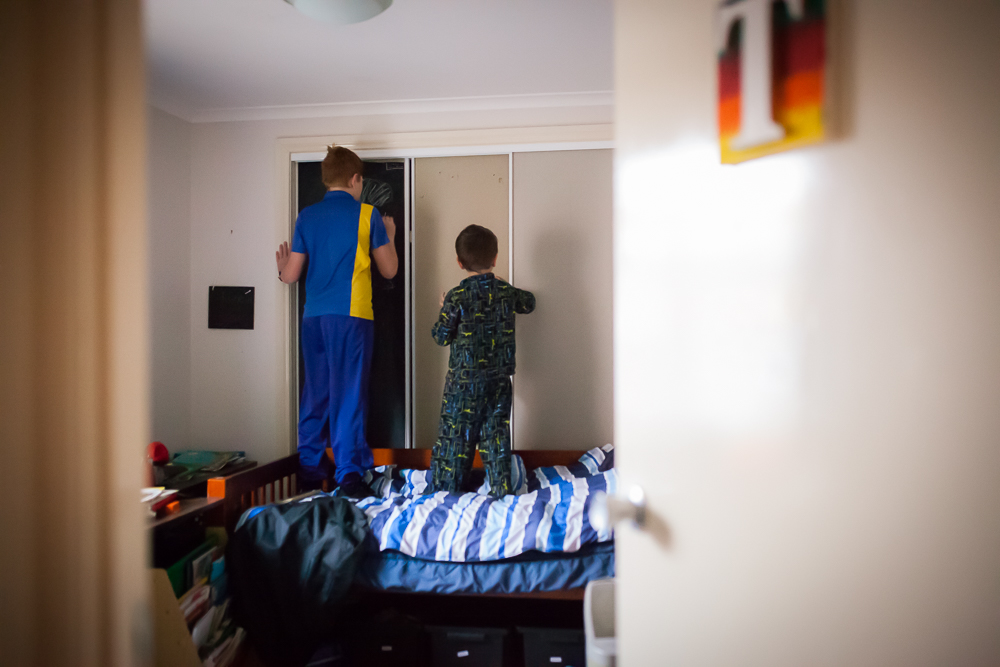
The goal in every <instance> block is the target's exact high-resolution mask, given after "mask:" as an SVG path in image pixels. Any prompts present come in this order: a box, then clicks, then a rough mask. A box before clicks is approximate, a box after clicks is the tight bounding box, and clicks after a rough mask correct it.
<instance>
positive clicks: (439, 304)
mask: <svg viewBox="0 0 1000 667" xmlns="http://www.w3.org/2000/svg"><path fill="white" fill-rule="evenodd" d="M446 296H448V293H447V292H441V301H439V302H438V308H444V299H445V297H446Z"/></svg>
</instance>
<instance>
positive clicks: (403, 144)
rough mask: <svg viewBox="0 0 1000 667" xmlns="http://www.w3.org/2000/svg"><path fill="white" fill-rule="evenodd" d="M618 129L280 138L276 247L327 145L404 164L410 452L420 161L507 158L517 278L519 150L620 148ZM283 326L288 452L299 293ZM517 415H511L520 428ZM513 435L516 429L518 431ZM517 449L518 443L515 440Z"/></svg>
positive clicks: (288, 300) (293, 443) (408, 441)
mask: <svg viewBox="0 0 1000 667" xmlns="http://www.w3.org/2000/svg"><path fill="white" fill-rule="evenodd" d="M612 137H613V126H612V125H610V124H606V125H576V126H560V127H548V128H546V127H542V128H538V127H535V128H504V129H490V130H454V131H443V132H410V133H399V134H384V135H365V136H360V135H350V136H326V137H303V138H293V139H279V140H278V146H277V154H276V156H275V157H276V171H275V173H276V174H277V175H278V179H277V185H276V187H277V190H278V193H279V195H278V205H279V211H278V216H277V224H276V225H275V242H274V243H275V245H277V244H280V243H282V242H284V241H288V240H290V239H291V238H292V234H293V232H294V228H295V220H296V218H297V217H298V210H297V204H298V163H299V162H316V161H320V160H322V159H323V157H325V155H326V147H327V146H330V145H340V146H345V147H347V148H350V149H352V150H353V151H354V152H355V153H357V154H358V157H360V158H361V159H363V160H365V159H393V160H395V159H398V160H402V161H403V163H404V165H405V166H404V169H405V170H406V173H405V174H404V189H405V190H406V196H405V203H404V211H405V213H404V217H405V218H406V220H405V222H406V224H405V225H404V235H405V236H404V248H406V252H407V254H408V257H407V259H408V261H407V262H406V267H407V272H406V275H405V276H404V278H405V289H406V291H407V294H406V312H405V317H406V331H407V346H406V350H405V360H406V361H405V363H406V394H405V399H404V400H405V403H406V405H405V409H406V416H405V420H406V423H405V435H404V443H405V447H407V448H412V447H414V442H413V431H414V428H413V427H414V423H413V420H414V414H413V391H414V387H415V377H414V368H413V365H414V355H413V348H414V342H415V341H414V327H413V308H412V300H413V284H412V276H413V268H414V267H413V232H412V219H413V207H412V202H413V178H414V169H413V164H414V160H415V159H417V158H425V157H466V156H475V155H503V154H506V155H507V156H508V159H507V164H508V179H507V189H508V194H507V197H508V205H507V224H508V262H509V267H510V268H509V271H510V278H511V281H514V153H533V152H545V151H570V150H594V149H605V148H614V141H613V139H612ZM277 308H278V309H279V312H278V313H275V314H276V316H277V318H278V319H277V321H278V322H281V327H282V330H283V333H284V335H283V338H284V345H283V347H284V349H283V351H282V358H283V359H284V363H283V364H281V365H280V366H281V377H280V378H279V385H278V386H279V387H282V391H281V395H282V399H281V401H280V403H281V404H282V405H281V418H280V419H279V433H277V434H276V435H277V437H278V438H280V439H284V440H285V441H286V442H287V447H288V453H289V454H294V453H295V452H296V450H297V446H298V413H299V392H298V387H299V376H298V373H299V363H298V356H299V322H298V317H297V315H298V291H297V290H293V289H287V290H283V298H280V299H278V303H277ZM513 421H514V415H513V414H511V425H512V426H513ZM511 432H512V434H513V428H512V429H511ZM511 444H512V447H513V444H514V443H513V442H512V443H511Z"/></svg>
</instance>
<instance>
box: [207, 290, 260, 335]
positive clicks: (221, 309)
mask: <svg viewBox="0 0 1000 667" xmlns="http://www.w3.org/2000/svg"><path fill="white" fill-rule="evenodd" d="M253 301H254V288H253V287H231V286H222V285H212V286H210V287H209V288H208V328H209V329H253Z"/></svg>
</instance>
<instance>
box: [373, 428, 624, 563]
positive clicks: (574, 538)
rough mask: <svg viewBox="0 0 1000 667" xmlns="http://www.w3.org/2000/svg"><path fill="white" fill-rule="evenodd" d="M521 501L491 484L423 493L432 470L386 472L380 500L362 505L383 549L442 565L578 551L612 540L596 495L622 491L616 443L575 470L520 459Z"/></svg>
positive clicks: (381, 474) (382, 470)
mask: <svg viewBox="0 0 1000 667" xmlns="http://www.w3.org/2000/svg"><path fill="white" fill-rule="evenodd" d="M512 471H513V482H514V488H515V490H516V494H515V495H510V496H507V497H505V498H501V499H494V498H491V497H490V496H488V495H485V494H486V493H487V492H488V487H487V486H486V485H485V484H484V486H483V488H480V489H479V490H478V492H476V493H465V494H452V493H447V492H443V491H442V492H439V493H435V494H431V495H423V493H422V492H423V490H424V489H425V488H426V486H427V475H428V474H429V473H428V471H426V470H396V469H394V466H381V467H379V468H376V469H375V471H373V472H372V473H369V475H371V477H370V478H369V479H368V481H369V483H370V484H371V487H372V489H373V490H374V491H375V494H376V496H375V497H373V498H367V499H365V500H362V501H360V502H358V503H357V506H358V507H359V508H360V509H362V510H363V511H364V512H365V514H366V515H367V516H368V523H369V525H370V526H371V529H372V533H373V534H374V537H375V539H376V540H377V541H378V543H379V548H380V549H381V550H383V551H385V550H387V549H393V550H396V551H400V552H402V553H404V554H406V555H408V556H414V557H416V558H424V559H428V560H437V561H451V562H474V561H493V560H500V559H502V558H510V557H513V556H517V555H519V554H522V553H524V552H526V551H531V550H533V549H534V550H537V551H542V552H566V553H570V552H575V551H577V550H579V549H580V547H581V546H583V545H585V544H590V543H595V542H607V541H609V540H611V539H612V534H611V532H610V531H609V530H604V531H597V530H595V529H594V528H593V526H591V525H590V520H589V509H590V494H591V493H593V492H594V491H605V492H607V493H609V494H610V493H614V491H615V489H616V485H617V475H616V473H615V470H614V448H613V447H612V445H605V446H604V447H600V448H595V449H592V450H590V451H589V452H587V453H586V454H584V455H583V456H582V457H581V458H580V460H579V461H578V462H577V463H575V464H573V465H570V466H553V467H547V468H538V469H536V470H533V471H532V472H531V473H530V474H528V473H527V472H526V471H525V469H524V463H523V462H522V461H521V459H520V457H518V456H517V455H516V454H515V455H514V460H513V466H512Z"/></svg>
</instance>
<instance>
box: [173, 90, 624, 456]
mask: <svg viewBox="0 0 1000 667" xmlns="http://www.w3.org/2000/svg"><path fill="white" fill-rule="evenodd" d="M611 120H612V118H611V110H610V109H609V108H608V107H604V106H602V107H564V108H549V109H508V110H502V111H480V112H461V113H436V114H409V115H372V116H367V117H363V118H359V117H351V118H348V117H342V118H327V119H322V118H318V119H297V120H285V121H259V122H226V123H204V124H193V125H192V135H191V136H192V143H191V164H192V166H191V178H192V190H191V286H190V299H191V318H190V322H191V445H192V446H193V447H197V448H206V449H243V450H246V451H247V452H248V453H249V455H250V456H251V457H252V458H255V459H256V460H258V461H261V462H264V461H270V460H273V459H275V458H278V457H280V456H284V455H286V454H287V453H288V447H287V442H288V434H287V432H286V431H285V430H284V429H285V419H284V410H285V408H284V406H285V396H284V393H283V392H284V386H285V358H284V356H283V355H284V348H283V346H284V335H285V334H284V330H283V328H282V321H281V314H282V300H283V290H287V289H288V288H287V287H285V286H283V285H281V284H280V283H279V282H278V280H277V276H276V269H275V267H274V250H275V247H276V246H277V244H278V242H279V240H280V238H279V236H278V234H277V230H279V229H280V228H281V226H282V225H284V224H286V221H285V218H284V216H285V215H287V214H286V213H284V212H282V211H280V210H278V209H279V208H280V205H279V203H278V201H279V194H280V193H279V192H278V191H277V189H276V187H275V183H276V182H277V180H278V178H279V175H278V174H276V173H275V169H276V166H275V155H276V150H277V141H278V139H279V138H282V137H310V136H329V135H345V134H383V133H395V132H420V131H437V130H462V129H482V128H516V127H536V126H553V127H557V126H562V125H586V124H600V123H610V122H611ZM213 284H215V285H253V286H254V287H256V306H255V318H256V321H255V328H254V330H253V331H227V330H209V329H208V328H207V310H208V305H207V304H208V301H207V293H208V287H209V286H210V285H213Z"/></svg>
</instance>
